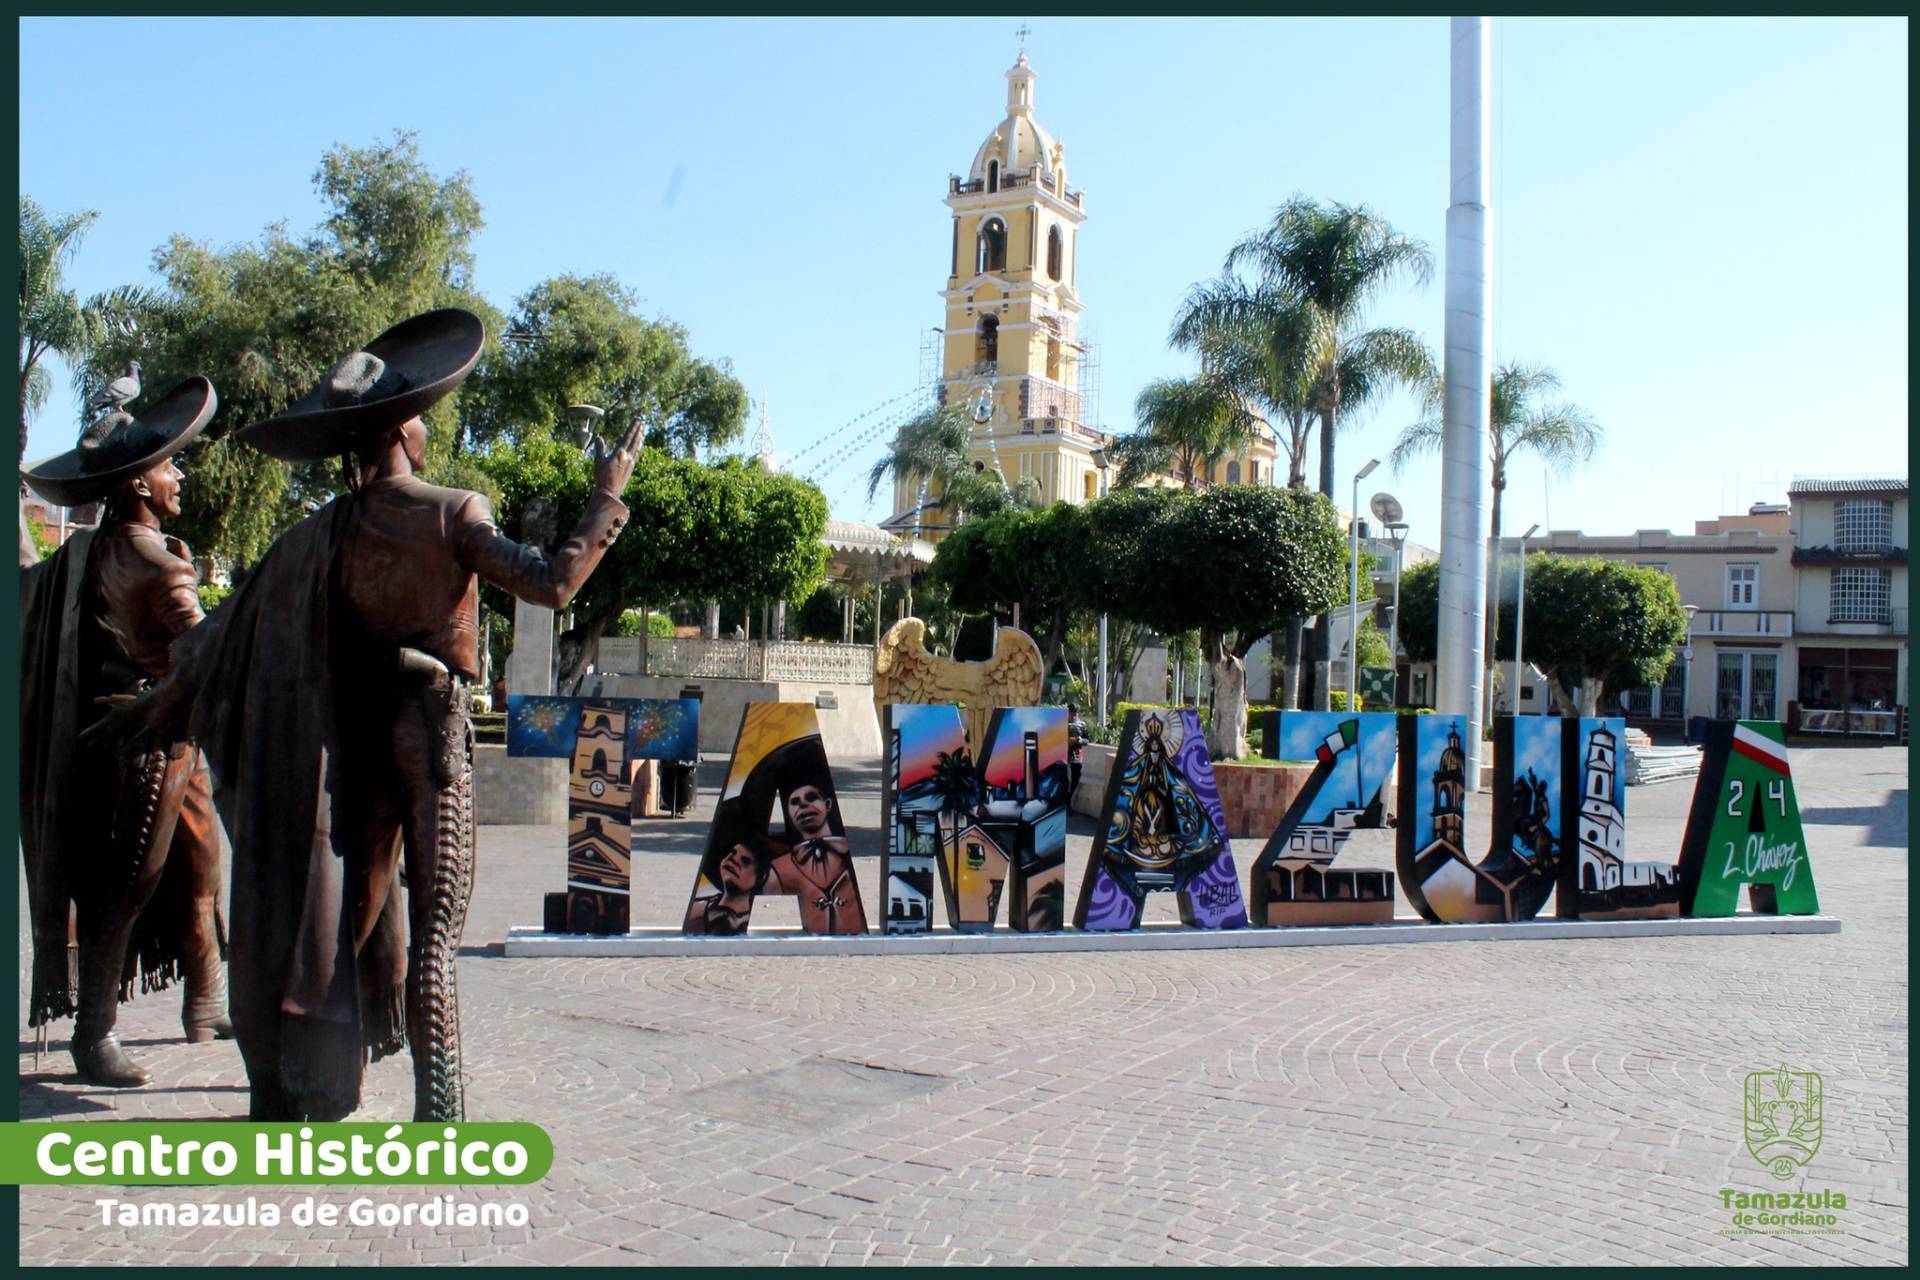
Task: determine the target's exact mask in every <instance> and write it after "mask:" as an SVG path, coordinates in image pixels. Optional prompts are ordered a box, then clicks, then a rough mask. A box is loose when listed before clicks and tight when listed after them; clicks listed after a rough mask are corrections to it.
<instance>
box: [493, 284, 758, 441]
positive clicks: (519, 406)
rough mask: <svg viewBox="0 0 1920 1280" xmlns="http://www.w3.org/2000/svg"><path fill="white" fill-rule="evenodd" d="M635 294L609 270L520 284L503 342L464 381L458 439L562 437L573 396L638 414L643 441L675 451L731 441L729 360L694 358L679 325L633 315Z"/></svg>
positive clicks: (733, 391)
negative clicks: (460, 436) (522, 291)
mask: <svg viewBox="0 0 1920 1280" xmlns="http://www.w3.org/2000/svg"><path fill="white" fill-rule="evenodd" d="M639 301H640V300H639V298H638V297H637V296H635V295H634V293H633V292H632V290H630V289H628V288H626V287H625V286H624V285H622V284H621V283H620V282H619V281H618V280H615V279H614V278H613V277H612V276H608V275H595V276H573V275H564V276H557V277H555V278H554V279H551V280H545V281H542V282H541V283H539V284H537V285H535V286H534V287H533V288H532V289H530V290H528V291H527V292H526V293H525V294H524V295H522V296H521V298H520V300H519V301H518V302H517V303H515V305H514V309H513V313H512V314H511V315H510V316H509V317H508V318H507V330H506V334H507V340H506V341H505V342H503V343H502V344H501V346H500V347H499V348H498V349H497V350H496V351H495V352H494V354H493V355H492V356H491V358H489V359H488V360H487V361H486V362H485V363H484V364H483V365H481V366H480V367H479V368H478V369H476V370H475V371H474V376H473V378H472V379H471V380H470V381H469V384H468V398H467V411H466V413H465V415H464V420H463V425H464V437H463V438H464V440H466V441H469V442H471V443H472V444H473V445H475V446H477V447H479V448H481V449H486V448H488V447H490V446H491V445H492V444H493V443H494V442H495V441H499V440H507V441H514V440H518V439H520V438H522V437H523V436H525V435H527V434H529V433H540V434H552V433H554V432H556V431H557V432H559V433H560V434H562V435H565V436H568V437H569V439H571V436H572V431H571V428H569V427H568V426H567V425H566V418H565V414H566V409H567V406H568V405H573V404H582V403H585V404H593V405H598V406H599V407H600V408H602V409H604V410H606V411H607V421H609V422H614V423H621V424H625V423H628V422H631V421H633V419H634V418H636V417H637V418H641V419H643V420H644V421H645V422H646V424H647V429H646V435H645V443H646V445H647V446H648V447H649V448H653V449H659V450H662V451H664V452H666V453H670V454H672V455H674V456H676V457H682V458H691V457H696V456H698V455H699V454H700V453H701V452H702V451H707V452H711V451H712V450H715V449H718V448H721V447H723V446H725V445H727V444H729V443H731V442H732V441H734V440H737V439H738V438H739V437H740V434H741V432H742V431H743V430H744V428H745V424H746V418H747V392H746V388H745V387H744V386H742V385H741V383H740V381H739V379H737V378H735V377H734V376H733V373H732V368H731V366H730V365H729V364H728V363H727V362H726V361H724V360H723V361H720V362H718V363H711V362H708V361H705V360H699V359H696V358H694V356H693V355H692V353H691V352H690V351H689V349H688V346H687V332H686V330H685V329H683V328H681V327H680V326H679V325H677V324H674V323H672V322H671V321H667V320H648V319H646V318H645V317H643V316H641V315H640V314H639V313H638V311H637V307H638V306H639Z"/></svg>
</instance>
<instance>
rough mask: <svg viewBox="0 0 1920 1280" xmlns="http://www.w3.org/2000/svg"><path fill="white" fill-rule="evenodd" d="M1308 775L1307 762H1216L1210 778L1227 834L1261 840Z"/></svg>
mask: <svg viewBox="0 0 1920 1280" xmlns="http://www.w3.org/2000/svg"><path fill="white" fill-rule="evenodd" d="M1312 774H1313V766H1312V765H1310V764H1278V763H1275V764H1227V763H1225V762H1219V763H1216V764H1215V765H1214V766H1213V778H1214V782H1215V783H1217V784H1218V785H1219V787H1220V808H1221V809H1222V810H1223V811H1224V812H1225V813H1226V817H1227V834H1228V835H1230V836H1232V837H1233V838H1234V839H1236V840H1242V839H1256V840H1260V841H1263V842H1264V841H1265V840H1266V838H1267V837H1268V836H1270V835H1272V834H1273V829H1274V828H1275V827H1277V826H1279V825H1280V818H1281V816H1282V815H1283V814H1285V813H1286V811H1287V806H1288V805H1290V804H1292V803H1293V798H1294V797H1295V796H1297V795H1299V794H1300V788H1301V787H1303V786H1305V785H1306V781H1307V779H1308V778H1309V777H1311V776H1312ZM1252 852H1255V853H1257V852H1259V851H1258V850H1257V849H1256V850H1253V851H1252Z"/></svg>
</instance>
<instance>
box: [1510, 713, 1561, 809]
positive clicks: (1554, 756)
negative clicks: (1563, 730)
mask: <svg viewBox="0 0 1920 1280" xmlns="http://www.w3.org/2000/svg"><path fill="white" fill-rule="evenodd" d="M1564 723H1565V721H1563V720H1561V719H1559V718H1557V717H1553V716H1518V717H1516V718H1515V719H1514V722H1513V776H1514V778H1515V779H1517V780H1521V781H1524V780H1525V779H1526V776H1527V774H1528V772H1529V771H1531V772H1532V774H1533V776H1534V777H1535V778H1537V779H1538V780H1540V781H1541V782H1544V783H1546V784H1547V811H1548V813H1549V814H1550V815H1551V817H1550V818H1549V819H1548V821H1549V823H1550V824H1557V823H1558V822H1559V820H1560V727H1561V725H1562V724H1564ZM1555 838H1556V839H1558V838H1559V833H1558V831H1557V830H1556V831H1555Z"/></svg>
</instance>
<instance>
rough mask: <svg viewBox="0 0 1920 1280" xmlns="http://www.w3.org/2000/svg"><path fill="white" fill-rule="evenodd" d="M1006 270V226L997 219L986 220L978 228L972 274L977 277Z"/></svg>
mask: <svg viewBox="0 0 1920 1280" xmlns="http://www.w3.org/2000/svg"><path fill="white" fill-rule="evenodd" d="M1006 269H1007V224H1006V223H1004V222H1002V221H1000V219H998V218H988V219H987V220H986V222H984V223H982V224H981V226H980V243H979V250H978V252H977V253H976V254H975V255H974V264H973V270H974V273H975V274H976V275H978V274H982V273H985V272H988V271H1005V270H1006Z"/></svg>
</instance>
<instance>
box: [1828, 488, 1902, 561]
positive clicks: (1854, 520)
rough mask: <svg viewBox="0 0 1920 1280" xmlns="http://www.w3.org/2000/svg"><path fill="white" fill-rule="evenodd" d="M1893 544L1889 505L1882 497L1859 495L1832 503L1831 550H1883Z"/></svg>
mask: <svg viewBox="0 0 1920 1280" xmlns="http://www.w3.org/2000/svg"><path fill="white" fill-rule="evenodd" d="M1892 546H1893V504H1892V503H1891V502H1888V501H1887V500H1886V499H1884V498H1863V499H1858V500H1855V501H1851V502H1842V503H1838V504H1836V507H1835V510H1834V513H1833V549H1834V550H1835V551H1885V550H1887V549H1888V548H1890V547H1892Z"/></svg>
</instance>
